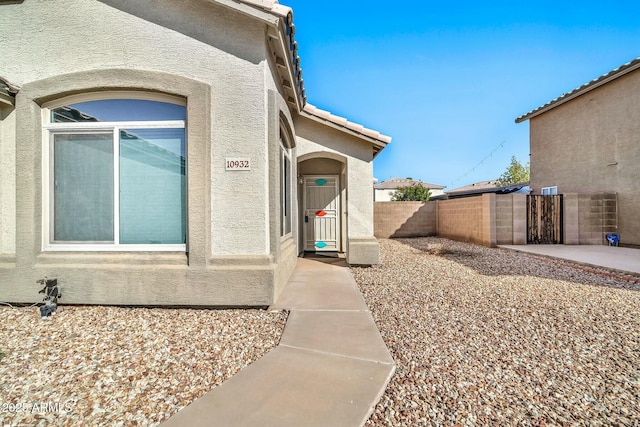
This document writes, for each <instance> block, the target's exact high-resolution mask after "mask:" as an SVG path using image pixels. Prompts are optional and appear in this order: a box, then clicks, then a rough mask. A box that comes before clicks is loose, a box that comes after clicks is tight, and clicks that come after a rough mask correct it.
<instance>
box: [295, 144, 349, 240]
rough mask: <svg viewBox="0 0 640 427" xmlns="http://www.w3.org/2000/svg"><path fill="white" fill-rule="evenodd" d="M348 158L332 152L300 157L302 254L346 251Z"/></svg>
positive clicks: (299, 186)
mask: <svg viewBox="0 0 640 427" xmlns="http://www.w3.org/2000/svg"><path fill="white" fill-rule="evenodd" d="M345 184H346V159H344V158H342V157H341V156H339V155H334V154H332V153H310V154H307V155H304V156H301V157H299V158H298V203H299V209H298V211H299V212H300V221H299V224H300V230H299V236H300V241H299V248H300V251H301V252H318V253H340V252H344V251H345V248H346V233H345V231H344V229H345V224H346V187H345Z"/></svg>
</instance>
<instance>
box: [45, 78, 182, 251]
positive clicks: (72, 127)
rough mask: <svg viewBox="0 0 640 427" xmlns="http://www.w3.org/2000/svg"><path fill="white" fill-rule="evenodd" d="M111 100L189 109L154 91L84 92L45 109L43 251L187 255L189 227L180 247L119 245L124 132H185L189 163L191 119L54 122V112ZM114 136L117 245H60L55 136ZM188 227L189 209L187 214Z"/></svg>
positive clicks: (177, 99) (106, 243)
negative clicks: (57, 236) (56, 226)
mask: <svg viewBox="0 0 640 427" xmlns="http://www.w3.org/2000/svg"><path fill="white" fill-rule="evenodd" d="M110 99H140V100H146V101H157V102H164V103H170V104H177V105H182V106H184V107H186V106H187V103H186V99H184V98H181V97H177V96H172V95H167V94H162V93H150V92H138V91H112V92H105V93H101V92H98V93H95V92H94V93H84V94H81V95H73V96H68V97H64V98H60V99H57V100H55V101H52V102H49V103H46V104H44V105H43V106H42V153H43V155H42V195H43V197H42V202H43V203H42V249H43V251H82V252H84V251H93V252H96V251H100V252H126V251H144V252H186V251H187V248H188V242H189V236H188V226H187V228H186V229H185V232H186V236H185V237H186V242H185V243H179V244H132V243H119V239H120V235H119V234H120V233H119V232H120V222H119V220H120V206H119V197H115V195H117V194H118V193H119V191H120V176H119V169H120V168H119V151H120V146H119V145H120V131H121V130H131V129H184V138H185V161H186V158H187V156H186V153H187V152H188V141H187V120H186V119H185V120H164V121H163V120H150V121H114V122H60V123H53V122H52V121H51V111H52V110H53V109H55V108H58V107H61V106H64V105H70V104H76V103H80V102H87V101H101V100H110ZM89 131H90V132H95V133H110V134H111V135H112V137H113V144H114V149H113V156H114V158H113V161H114V171H113V173H114V182H113V192H114V193H113V194H114V202H113V204H114V206H113V210H114V212H113V213H114V218H113V219H114V241H113V242H90V241H87V242H56V241H55V240H54V234H53V233H54V220H55V212H54V206H55V204H54V196H53V194H54V193H53V192H54V172H55V164H54V161H55V160H54V137H55V135H58V134H73V133H78V134H80V133H87V132H89ZM185 179H186V182H188V164H185ZM184 196H185V198H188V188H187V187H185V195H184ZM186 215H187V224H188V209H187V212H186Z"/></svg>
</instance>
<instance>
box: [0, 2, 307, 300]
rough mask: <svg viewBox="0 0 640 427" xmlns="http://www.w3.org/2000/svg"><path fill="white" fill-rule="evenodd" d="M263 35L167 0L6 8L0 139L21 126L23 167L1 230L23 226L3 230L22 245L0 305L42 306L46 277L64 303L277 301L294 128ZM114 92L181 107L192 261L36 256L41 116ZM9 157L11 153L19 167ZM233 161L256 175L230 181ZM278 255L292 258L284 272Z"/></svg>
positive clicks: (1, 30)
mask: <svg viewBox="0 0 640 427" xmlns="http://www.w3.org/2000/svg"><path fill="white" fill-rule="evenodd" d="M265 30H266V27H265V24H264V23H262V22H260V20H256V19H250V18H248V17H247V16H245V15H242V14H240V13H237V12H233V11H232V10H231V9H228V8H225V7H221V6H217V5H215V4H213V3H211V2H206V1H201V2H200V1H193V2H190V3H189V7H185V5H184V3H182V2H172V1H168V0H166V1H153V2H152V1H138V2H128V1H117V0H104V1H80V0H66V1H61V2H49V1H38V0H30V1H27V2H22V3H17V4H2V5H0V70H1V73H2V75H3V77H5V78H7V79H8V80H9V81H11V82H13V83H15V84H18V85H20V86H22V89H21V91H20V93H19V94H18V97H17V99H16V112H15V117H16V123H17V127H16V132H15V138H14V140H13V141H11V143H10V144H9V146H7V145H5V141H7V138H5V137H4V136H6V135H7V134H11V132H12V129H13V125H11V123H12V122H13V117H12V116H9V118H8V120H3V122H2V128H1V129H0V130H1V131H2V135H3V138H2V141H3V142H2V146H0V150H2V151H1V154H2V161H3V162H4V161H6V159H11V158H13V159H15V162H16V163H14V164H13V167H14V168H15V169H14V173H13V176H15V179H16V181H15V187H14V189H13V190H14V191H13V194H16V193H17V198H16V200H15V202H11V201H10V199H9V198H8V197H10V196H6V197H5V195H6V194H9V193H10V192H7V191H5V190H6V187H8V186H10V185H11V184H10V180H7V181H5V179H4V174H7V175H11V169H10V168H11V165H8V166H7V168H5V167H4V166H5V165H4V164H3V165H2V166H3V168H2V171H1V172H0V173H1V174H3V175H2V177H3V180H2V181H3V182H2V184H1V185H2V193H1V194H0V206H1V207H2V209H3V211H2V213H3V221H2V224H3V225H2V229H3V230H4V229H5V228H6V227H5V226H6V224H8V223H9V224H10V223H11V221H12V220H13V221H14V222H15V227H13V226H11V225H10V226H9V227H8V228H6V230H8V231H2V235H1V236H2V237H1V240H0V245H2V247H1V248H2V251H3V253H4V251H5V250H7V251H9V252H10V251H11V245H12V243H11V241H12V240H13V241H15V242H16V243H15V252H16V264H15V266H14V267H15V268H6V269H4V270H2V271H0V300H5V301H20V302H30V301H35V300H37V299H38V296H37V292H34V291H33V287H34V286H35V285H34V284H35V280H36V279H38V278H41V277H42V276H43V275H48V276H49V277H58V278H59V279H60V282H61V286H62V287H63V293H64V295H65V297H64V301H63V302H64V303H109V304H176V305H180V304H186V305H269V304H271V303H273V302H274V298H275V297H276V296H277V291H278V289H279V286H281V284H282V283H281V282H282V281H283V280H286V279H285V277H288V276H287V274H288V273H290V271H291V270H292V268H293V267H292V265H293V264H294V261H295V249H294V250H291V245H288V246H287V247H285V248H280V243H282V242H280V236H279V231H276V230H279V227H277V226H276V222H277V218H278V214H279V210H278V209H279V207H278V206H277V204H276V206H275V207H274V205H273V203H272V201H274V200H278V198H277V194H278V192H277V186H278V185H279V184H278V183H279V181H278V179H279V172H278V169H277V168H275V169H274V165H275V162H276V160H275V159H276V158H277V155H276V153H277V149H278V148H277V147H278V134H279V121H280V120H281V118H282V116H284V118H285V120H288V121H289V122H291V117H290V115H289V113H288V108H287V107H286V104H285V103H284V101H283V100H282V98H281V96H280V95H279V94H278V93H277V92H274V91H271V93H272V95H268V92H269V91H268V89H269V87H272V86H273V85H274V83H273V78H271V77H268V76H269V75H270V73H271V69H270V67H269V65H268V63H267V61H266V59H265V58H267V52H266V45H265ZM25 46H28V49H25ZM110 89H113V90H116V89H117V90H148V91H152V92H162V93H169V94H174V95H178V96H181V97H184V98H186V100H187V116H188V124H187V140H188V144H187V157H188V158H187V168H188V172H187V179H188V227H189V229H188V252H187V253H137V252H115V253H99V252H94V253H49V252H42V223H43V218H46V213H45V212H43V205H42V200H43V190H42V185H43V184H42V182H43V181H42V180H43V177H42V162H43V155H44V153H43V149H42V147H43V144H42V128H41V125H42V123H41V118H42V114H41V111H42V110H41V106H42V105H43V104H45V103H47V102H51V101H54V100H55V99H57V98H60V97H62V96H65V95H70V94H76V93H84V92H91V91H96V90H97V91H102V90H110ZM11 147H17V151H16V153H15V155H14V156H11V155H10V154H11V153H10V150H11V149H12V148H11ZM5 154H7V156H6V157H5ZM225 157H244V158H249V159H250V160H251V161H252V170H251V171H242V172H226V171H225V170H224V159H225ZM16 189H17V191H16ZM11 207H13V208H14V209H16V212H17V214H16V215H14V216H13V217H12V216H11V212H10V211H11ZM6 211H9V213H8V214H7V216H6V217H5V215H4V214H5V212H6ZM12 218H17V219H12ZM274 218H275V219H274ZM45 220H46V219H45ZM12 232H13V233H15V238H14V239H12V238H11V233H12ZM7 235H9V237H7ZM285 243H286V242H285ZM7 245H8V246H7ZM7 248H8V249H7ZM292 254H293V255H292ZM281 257H282V258H286V260H284V261H283V262H281V263H278V261H280V258H281Z"/></svg>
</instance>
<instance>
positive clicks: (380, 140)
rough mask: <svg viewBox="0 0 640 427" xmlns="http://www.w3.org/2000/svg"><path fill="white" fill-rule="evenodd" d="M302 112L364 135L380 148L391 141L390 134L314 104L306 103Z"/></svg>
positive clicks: (361, 135)
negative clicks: (382, 132) (354, 121)
mask: <svg viewBox="0 0 640 427" xmlns="http://www.w3.org/2000/svg"><path fill="white" fill-rule="evenodd" d="M303 112H304V113H307V114H308V115H310V116H312V117H314V118H316V119H320V120H321V121H324V122H328V123H331V124H333V125H335V126H337V127H339V128H342V129H345V130H348V131H351V132H353V133H356V134H357V135H358V136H360V137H366V138H367V139H369V140H372V141H373V142H375V143H376V144H377V145H379V146H380V147H381V149H382V148H384V147H385V146H386V145H387V144H389V143H390V142H391V137H390V136H387V135H383V134H381V133H380V132H378V131H375V130H371V129H367V128H366V127H364V126H362V125H361V124H358V123H353V122H350V121H349V120H347V119H346V118H344V117H340V116H336V115H335V114H332V113H330V112H329V111H325V110H321V109H320V108H317V107H316V106H314V105H311V104H308V103H307V104H306V105H305V106H304V109H303Z"/></svg>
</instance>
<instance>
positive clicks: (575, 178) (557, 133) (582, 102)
mask: <svg viewBox="0 0 640 427" xmlns="http://www.w3.org/2000/svg"><path fill="white" fill-rule="evenodd" d="M638 94H640V71H639V70H636V71H633V72H631V73H629V74H627V75H624V76H622V77H619V78H617V79H615V80H613V81H612V82H609V83H607V84H605V85H604V86H601V87H599V88H596V89H594V90H591V91H590V92H588V93H586V94H584V95H581V96H579V97H578V98H576V99H574V100H572V101H569V102H567V103H565V104H562V105H560V106H558V107H556V108H554V109H552V110H550V111H548V112H546V113H543V114H541V115H540V116H537V117H534V118H532V119H531V120H530V133H531V181H530V182H531V187H532V188H533V190H534V192H535V193H536V194H539V193H540V190H541V188H542V187H550V186H557V187H558V193H564V194H566V193H584V194H588V193H596V192H615V193H617V194H618V208H619V211H618V220H619V224H618V225H619V232H620V237H621V240H620V241H621V243H628V244H634V245H640V221H638V212H640V186H638V182H640V167H638V165H640V96H638Z"/></svg>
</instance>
